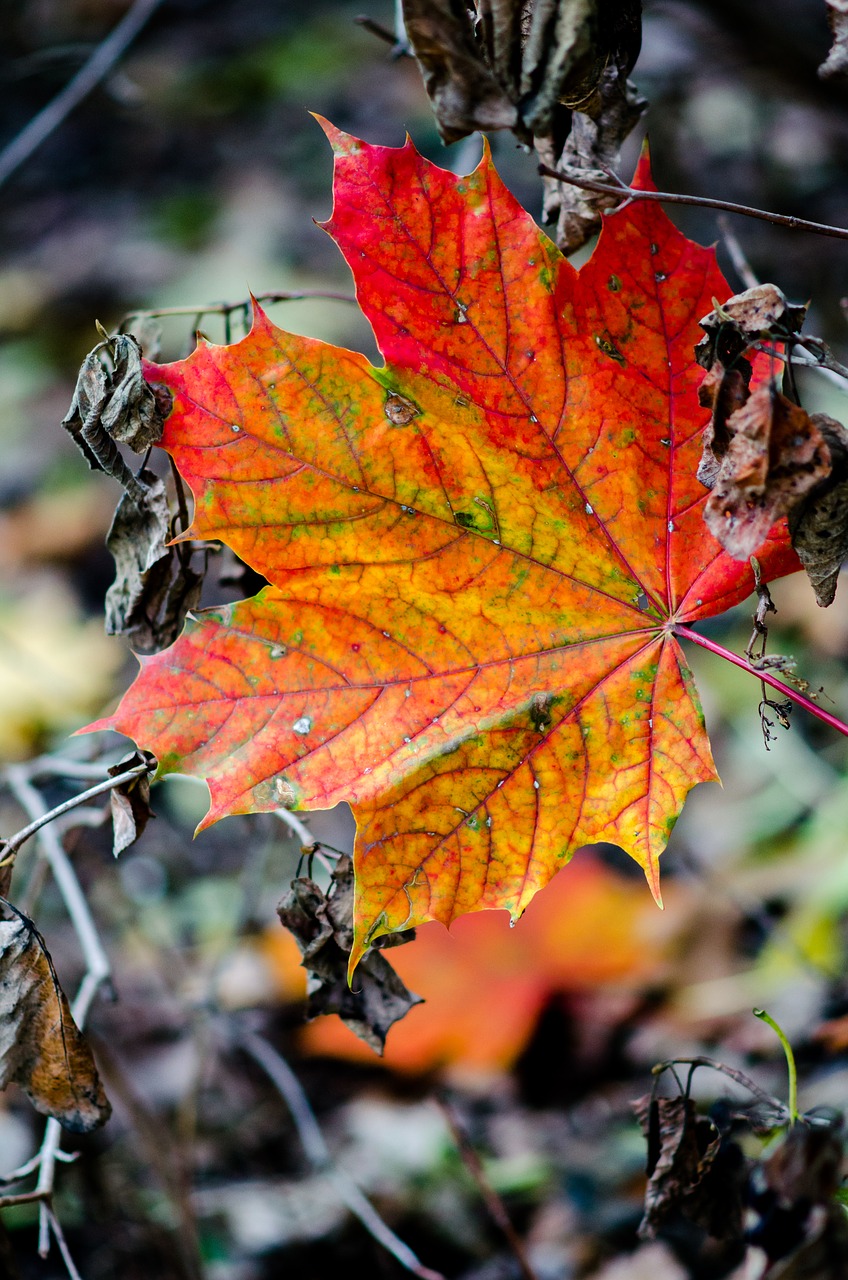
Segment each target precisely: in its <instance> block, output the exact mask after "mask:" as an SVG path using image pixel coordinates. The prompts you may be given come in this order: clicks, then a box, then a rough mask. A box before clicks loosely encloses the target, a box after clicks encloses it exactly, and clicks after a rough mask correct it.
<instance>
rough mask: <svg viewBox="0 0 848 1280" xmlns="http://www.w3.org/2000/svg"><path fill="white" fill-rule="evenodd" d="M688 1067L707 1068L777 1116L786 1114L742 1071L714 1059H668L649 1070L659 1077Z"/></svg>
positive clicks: (782, 1106)
mask: <svg viewBox="0 0 848 1280" xmlns="http://www.w3.org/2000/svg"><path fill="white" fill-rule="evenodd" d="M686 1065H690V1066H693V1067H709V1068H710V1069H711V1070H712V1071H719V1072H720V1073H721V1074H722V1075H723V1076H727V1077H728V1079H730V1080H733V1081H734V1082H735V1083H736V1084H738V1085H741V1086H742V1088H743V1089H747V1090H748V1092H749V1093H752V1094H753V1095H754V1097H755V1098H756V1099H757V1100H758V1101H759V1102H762V1103H763V1104H764V1106H767V1107H769V1108H770V1109H771V1110H773V1111H776V1112H777V1113H778V1115H781V1116H782V1115H785V1114H786V1110H787V1109H786V1106H785V1104H784V1103H782V1102H781V1101H780V1099H779V1098H773V1097H772V1095H771V1094H770V1093H767V1092H766V1090H765V1089H762V1088H761V1087H760V1086H759V1085H758V1084H757V1083H756V1081H755V1080H752V1079H751V1077H750V1076H747V1075H746V1074H745V1072H744V1071H739V1070H737V1068H736V1067H728V1066H727V1064H726V1063H724V1062H718V1061H717V1060H716V1059H715V1058H705V1057H703V1056H702V1055H699V1056H698V1057H696V1058H669V1059H667V1060H666V1061H665V1062H658V1063H657V1064H656V1066H654V1067H652V1068H651V1071H652V1072H653V1074H654V1075H661V1074H662V1072H663V1071H672V1070H673V1069H674V1068H675V1067H676V1066H686Z"/></svg>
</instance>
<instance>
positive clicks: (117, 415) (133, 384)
mask: <svg viewBox="0 0 848 1280" xmlns="http://www.w3.org/2000/svg"><path fill="white" fill-rule="evenodd" d="M110 347H111V350H112V353H113V361H114V369H113V371H112V376H111V379H110V386H109V396H108V403H107V404H106V405H105V407H104V409H103V413H102V415H101V419H100V420H101V422H102V424H103V426H104V427H105V428H106V430H107V431H108V432H109V435H110V436H111V437H112V439H113V440H117V441H118V443H119V444H126V445H129V447H130V448H131V449H132V450H133V452H134V453H144V452H145V451H146V450H147V449H149V448H150V446H151V445H154V444H158V442H159V440H161V438H162V425H163V416H162V413H161V411H160V408H159V405H158V404H157V401H156V394H155V392H154V390H153V388H152V387H150V386H148V384H147V382H145V380H144V375H143V373H142V369H141V347H140V346H139V344H138V342H137V341H136V340H135V338H134V337H133V336H132V334H129V333H119V334H118V335H117V336H116V337H114V338H113V339H112V340H111V344H110Z"/></svg>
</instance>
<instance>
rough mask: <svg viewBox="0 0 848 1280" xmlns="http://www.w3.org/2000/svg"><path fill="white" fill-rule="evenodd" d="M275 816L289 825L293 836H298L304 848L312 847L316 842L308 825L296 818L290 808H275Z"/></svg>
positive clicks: (285, 824)
mask: <svg viewBox="0 0 848 1280" xmlns="http://www.w3.org/2000/svg"><path fill="white" fill-rule="evenodd" d="M274 817H275V818H279V819H280V822H282V823H283V824H284V826H287V827H288V829H289V831H290V832H291V833H292V835H293V836H297V838H298V840H299V841H300V843H301V845H303V847H304V848H306V849H310V848H311V847H312V845H314V843H315V837H314V835H313V834H312V832H311V831H310V830H309V828H308V827H307V826H305V825H304V824H303V823H302V822H301V820H300V818H296V817H295V816H294V814H293V813H291V812H290V811H289V810H288V809H275V810H274Z"/></svg>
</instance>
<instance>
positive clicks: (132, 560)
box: [62, 334, 204, 654]
mask: <svg viewBox="0 0 848 1280" xmlns="http://www.w3.org/2000/svg"><path fill="white" fill-rule="evenodd" d="M105 353H108V356H109V358H110V360H111V365H112V367H111V369H110V368H108V367H107V365H106V364H105V363H104V354H105ZM169 410H170V395H169V393H168V392H167V391H166V390H165V389H164V388H154V387H151V386H150V385H149V384H148V383H147V382H146V381H145V379H144V375H143V370H142V358H141V348H140V346H139V344H138V342H137V341H136V339H135V338H134V337H133V335H132V334H117V335H116V336H115V337H112V338H109V339H107V340H106V341H105V342H102V343H99V344H98V345H97V346H96V347H95V348H94V350H93V351H90V352H89V354H88V355H87V356H86V357H85V360H84V361H83V363H82V367H81V369H80V372H79V375H78V377H77V384H76V388H75V390H74V396H73V399H72V401H71V406H70V408H69V410H68V412H67V414H66V415H65V417H64V419H63V421H62V425H63V426H64V427H65V428H66V430H67V431H68V432H69V433H70V435H71V436H72V437H73V439H74V441H75V442H76V444H77V445H78V446H79V448H80V449H81V451H82V452H83V453H84V454H85V456H86V458H87V459H88V462H89V465H90V466H91V467H92V469H93V470H101V471H105V472H106V473H107V474H108V475H110V476H112V477H113V478H114V479H115V480H117V481H118V482H119V483H120V484H121V485H122V486H123V488H124V491H125V492H124V494H123V496H122V498H121V500H120V502H119V503H118V507H117V510H116V512H115V515H114V518H113V520H112V526H111V528H110V530H109V533H108V535H107V538H106V545H107V547H108V548H109V551H110V552H111V553H112V557H113V559H114V561H115V581H114V582H113V583H112V585H111V587H110V588H109V591H108V593H107V596H106V633H107V635H113V636H114V635H123V636H127V638H128V639H129V640H130V642H131V643H132V645H133V648H134V649H135V650H136V652H138V653H142V654H149V653H157V652H158V651H159V650H160V649H165V648H167V647H168V645H170V644H173V642H174V641H175V640H176V638H177V636H178V635H179V634H180V632H181V630H182V627H183V623H184V622H185V618H186V614H187V613H189V611H190V610H191V609H193V608H194V607H195V606H196V605H197V603H198V602H199V599H200V591H201V588H202V585H203V576H204V575H203V572H202V571H198V570H197V569H196V568H194V566H193V563H192V559H193V554H192V548H191V546H190V545H185V544H178V545H176V546H172V545H169V543H170V540H171V538H172V537H173V534H174V532H175V528H174V525H175V522H174V518H173V516H172V514H171V510H170V505H169V502H168V496H167V493H166V489H165V484H164V482H163V481H162V480H160V479H159V477H158V476H156V475H155V474H154V473H153V472H152V471H148V470H146V469H142V470H141V471H140V472H138V473H136V474H134V473H133V472H132V471H131V470H130V468H129V467H128V465H127V463H126V462H125V460H124V458H123V457H122V455H121V453H120V451H119V449H118V445H119V444H123V445H126V446H127V447H128V448H130V449H132V450H133V451H134V452H135V453H145V452H146V451H147V450H148V449H149V448H150V447H151V446H152V445H154V444H156V443H157V442H158V441H159V440H160V439H161V437H162V429H163V427H164V423H165V418H166V416H167V414H168V412H169Z"/></svg>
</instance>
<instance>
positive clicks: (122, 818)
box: [107, 751, 156, 858]
mask: <svg viewBox="0 0 848 1280" xmlns="http://www.w3.org/2000/svg"><path fill="white" fill-rule="evenodd" d="M155 763H156V759H155V757H154V756H152V755H151V754H150V752H149V751H133V752H132V753H131V754H130V755H128V756H124V758H123V759H122V760H119V761H118V763H117V764H113V765H111V767H110V768H109V769H108V770H107V772H108V773H109V775H110V777H112V778H116V777H117V776H118V774H119V773H126V772H127V770H128V769H134V768H135V766H136V765H139V764H146V765H150V766H152V765H154V764H155ZM109 796H110V800H111V805H112V852H113V854H114V855H115V857H116V858H117V856H118V854H119V853H123V852H124V850H125V849H129V847H130V845H132V844H135V842H136V840H137V839H138V837H139V836H140V835H141V833H142V831H143V830H144V828H145V827H146V826H147V824H148V822H149V821H150V819H151V818H153V817H155V816H156V815H155V814H154V812H153V810H152V809H151V808H150V774H149V773H141V774H139V775H138V777H137V778H131V779H130V781H129V782H122V783H121V784H120V786H117V787H113V788H112V790H111V791H110V793H109Z"/></svg>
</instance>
